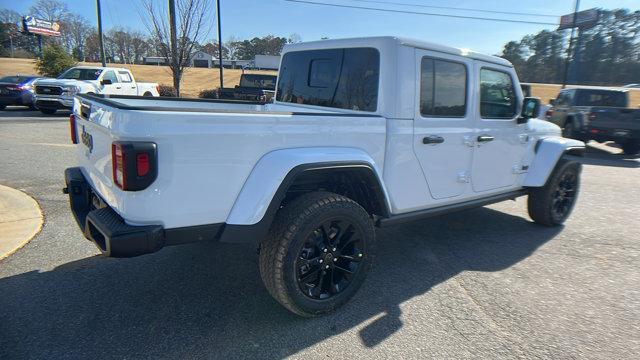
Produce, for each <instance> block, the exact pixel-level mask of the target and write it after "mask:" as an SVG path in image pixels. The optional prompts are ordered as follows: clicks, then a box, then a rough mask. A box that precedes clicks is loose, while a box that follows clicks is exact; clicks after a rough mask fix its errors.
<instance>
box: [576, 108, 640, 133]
mask: <svg viewBox="0 0 640 360" xmlns="http://www.w3.org/2000/svg"><path fill="white" fill-rule="evenodd" d="M589 120H590V121H589V123H590V125H591V127H595V128H601V129H620V130H640V109H626V108H615V107H594V108H592V109H591V113H590V115H589Z"/></svg>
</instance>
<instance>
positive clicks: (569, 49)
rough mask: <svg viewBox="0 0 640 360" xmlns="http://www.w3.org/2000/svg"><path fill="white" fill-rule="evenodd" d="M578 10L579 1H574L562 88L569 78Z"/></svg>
mask: <svg viewBox="0 0 640 360" xmlns="http://www.w3.org/2000/svg"><path fill="white" fill-rule="evenodd" d="M579 8H580V0H576V3H575V7H574V9H573V24H571V38H570V39H569V48H568V49H567V60H566V61H565V63H564V76H563V79H562V88H563V89H564V88H565V87H566V86H567V77H568V76H569V64H570V63H571V54H572V51H571V50H573V49H572V48H573V36H574V34H575V31H576V21H577V20H578V9H579Z"/></svg>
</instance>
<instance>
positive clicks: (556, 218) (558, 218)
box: [527, 159, 581, 226]
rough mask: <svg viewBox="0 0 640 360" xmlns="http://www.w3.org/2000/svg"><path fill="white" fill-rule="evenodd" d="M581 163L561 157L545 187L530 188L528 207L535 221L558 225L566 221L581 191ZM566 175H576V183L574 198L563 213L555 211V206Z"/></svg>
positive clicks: (542, 223)
mask: <svg viewBox="0 0 640 360" xmlns="http://www.w3.org/2000/svg"><path fill="white" fill-rule="evenodd" d="M580 171H581V165H580V163H578V162H576V161H573V160H567V159H560V160H558V164H557V165H556V167H555V169H554V170H553V172H552V173H551V175H550V176H549V179H548V180H547V183H546V184H545V185H544V186H543V187H538V188H531V189H530V190H529V198H528V201H527V207H528V210H529V216H530V217H531V219H533V221H535V222H536V223H538V224H541V225H545V226H558V225H561V224H562V223H564V221H565V220H566V219H567V218H568V217H569V214H571V211H572V210H573V207H574V206H575V203H576V201H577V197H578V193H579V191H580ZM565 175H568V176H569V177H570V175H573V176H574V177H575V184H574V190H573V199H572V201H571V202H570V203H569V205H568V208H567V209H566V211H564V212H563V213H562V214H561V215H560V214H558V213H556V212H554V210H553V207H554V205H555V204H556V203H555V202H554V200H556V201H557V198H556V197H557V196H559V191H563V190H561V189H560V186H561V181H564V180H563V179H565Z"/></svg>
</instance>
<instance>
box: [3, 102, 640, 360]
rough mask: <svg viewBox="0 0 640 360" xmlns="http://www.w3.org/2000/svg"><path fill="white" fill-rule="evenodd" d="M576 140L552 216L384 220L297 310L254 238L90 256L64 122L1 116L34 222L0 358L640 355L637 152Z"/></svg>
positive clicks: (7, 159)
mask: <svg viewBox="0 0 640 360" xmlns="http://www.w3.org/2000/svg"><path fill="white" fill-rule="evenodd" d="M619 152H620V151H619V149H617V148H616V147H614V146H611V145H601V144H599V145H592V146H590V147H589V149H588V153H587V156H586V157H585V158H584V160H583V162H584V163H585V166H584V169H583V174H582V179H583V183H582V191H581V194H580V197H579V200H578V203H577V206H576V208H575V210H574V212H573V214H572V216H571V218H570V219H569V220H568V221H567V223H566V224H565V226H564V227H561V228H554V229H550V228H545V227H541V226H538V225H535V224H533V223H532V222H531V221H530V219H529V218H528V216H527V214H526V199H525V198H521V199H518V200H517V201H508V202H503V203H499V204H495V205H491V206H488V207H485V208H479V209H474V210H468V211H465V212H462V213H457V214H451V215H447V216H442V217H439V218H433V219H429V220H425V221H421V222H417V223H412V224H408V225H401V226H397V227H393V228H388V229H383V230H381V231H378V233H377V236H378V243H379V244H378V249H377V258H376V264H375V266H374V269H373V271H372V272H371V273H370V274H369V276H368V278H367V281H366V282H365V284H364V286H363V288H362V289H361V290H360V291H359V292H358V294H357V295H356V296H355V298H354V299H353V300H352V301H351V302H350V303H349V304H347V305H346V306H345V307H344V308H342V309H340V310H339V311H338V312H336V313H334V314H331V315H329V316H325V317H322V318H317V319H302V318H299V317H297V316H295V315H293V314H291V313H289V312H288V311H286V310H285V309H284V308H282V307H281V306H280V305H278V303H276V302H275V301H274V300H273V299H272V298H271V297H270V296H269V295H268V293H267V291H266V290H265V288H264V287H263V286H262V283H261V281H260V275H259V272H258V265H257V256H256V250H255V248H254V247H252V246H250V245H237V244H220V243H198V244H191V245H182V246H176V247H170V248H165V249H163V250H161V251H160V252H158V253H156V254H151V255H145V256H142V257H137V258H131V259H110V258H103V257H101V256H100V255H99V252H98V251H97V249H96V248H95V247H94V245H92V244H91V243H89V242H88V241H87V240H85V239H84V238H83V237H82V235H81V234H80V231H79V230H78V228H77V226H76V224H75V222H74V220H73V217H72V215H71V213H70V211H69V206H68V201H67V198H66V196H65V195H63V194H62V192H61V188H62V187H63V186H64V183H63V182H64V181H63V171H64V169H65V168H66V167H69V166H73V165H74V154H73V148H72V145H70V144H69V129H68V118H67V116H66V115H62V116H44V115H39V114H38V113H34V112H28V111H22V110H17V109H10V110H9V111H4V112H0V184H3V185H6V186H10V187H13V188H16V189H20V190H22V191H25V192H26V193H27V194H29V195H31V196H33V197H34V198H35V199H36V200H37V201H38V202H39V204H40V206H41V208H42V210H43V213H44V216H45V224H44V227H43V229H42V231H41V232H40V233H39V234H38V235H37V236H36V237H35V238H34V239H33V240H32V241H30V242H29V243H28V244H26V245H25V246H24V247H23V248H21V249H20V250H18V251H17V252H16V253H14V254H13V255H11V256H9V257H8V258H6V259H4V260H1V261H0V359H58V358H73V359H91V358H100V359H108V358H118V359H129V358H136V359H137V358H152V359H158V358H174V359H175V358H179V359H186V358H211V359H231V358H245V359H246V358H268V359H273V358H283V357H292V358H305V359H309V358H327V357H333V358H376V359H378V358H394V359H398V358H403V359H411V358H415V359H417V358H474V359H477V358H488V359H495V358H554V359H557V358H561V359H564V358H580V359H612V358H616V359H631V358H638V354H640V285H639V284H640V244H639V241H640V236H638V232H639V230H640V216H639V214H640V186H639V185H640V177H639V176H640V169H639V167H640V161H639V160H638V159H634V158H629V157H625V156H623V155H620V154H619Z"/></svg>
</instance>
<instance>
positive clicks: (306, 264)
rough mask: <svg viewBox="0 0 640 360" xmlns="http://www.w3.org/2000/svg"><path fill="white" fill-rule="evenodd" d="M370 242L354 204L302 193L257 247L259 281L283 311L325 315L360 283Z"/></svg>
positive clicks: (364, 216)
mask: <svg viewBox="0 0 640 360" xmlns="http://www.w3.org/2000/svg"><path fill="white" fill-rule="evenodd" d="M374 241H375V232H374V229H373V222H372V220H371V217H370V216H369V214H368V213H367V212H366V211H365V209H363V208H362V206H360V205H359V204H358V203H356V202H355V201H353V200H351V199H349V198H347V197H344V196H342V195H338V194H334V193H329V192H313V193H309V194H305V195H302V196H300V197H298V198H296V199H294V200H293V201H292V202H291V203H289V204H287V206H285V207H284V208H282V209H281V210H280V211H279V213H278V214H277V215H276V218H275V220H274V223H273V225H272V227H271V230H270V233H269V235H268V237H267V238H266V239H265V240H264V241H263V242H262V244H261V247H260V274H261V276H262V281H263V282H264V284H265V286H266V288H267V290H268V291H269V293H270V294H271V296H273V297H274V298H275V299H276V300H277V301H278V302H280V303H281V304H282V305H283V306H284V307H286V308H287V309H288V310H290V311H292V312H294V313H296V314H298V315H301V316H318V315H322V314H326V313H328V312H331V311H333V310H334V309H336V308H338V307H340V306H341V305H343V304H344V303H346V302H347V301H348V300H349V299H350V298H351V297H352V296H353V295H354V294H355V293H356V291H357V290H358V289H359V288H360V286H361V285H362V283H363V281H364V279H365V277H366V273H367V272H368V270H369V268H370V267H371V264H372V261H373V254H372V246H373V243H374Z"/></svg>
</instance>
